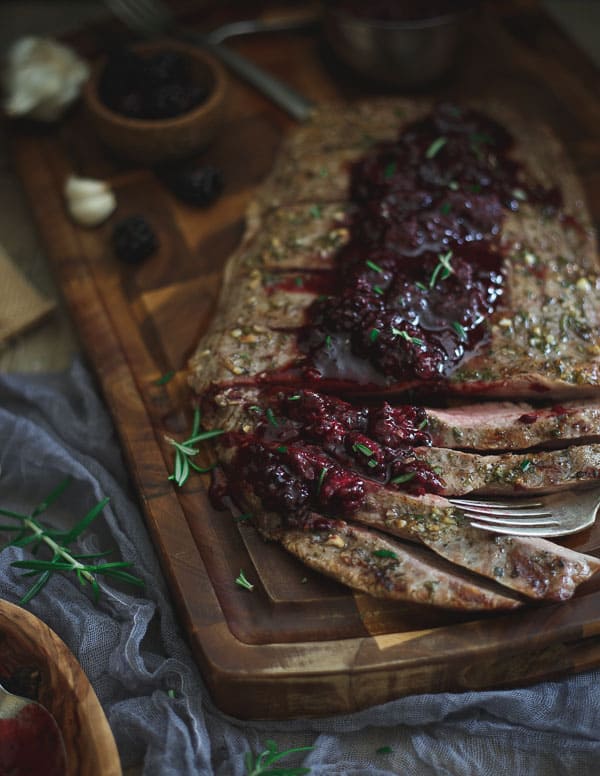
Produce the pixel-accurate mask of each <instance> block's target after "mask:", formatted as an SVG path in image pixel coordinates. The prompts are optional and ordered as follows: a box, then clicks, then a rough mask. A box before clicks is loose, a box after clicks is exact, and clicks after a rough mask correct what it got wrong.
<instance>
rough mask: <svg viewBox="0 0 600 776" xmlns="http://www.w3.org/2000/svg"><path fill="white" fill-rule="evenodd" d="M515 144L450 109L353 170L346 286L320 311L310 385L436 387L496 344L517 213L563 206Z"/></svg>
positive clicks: (308, 346) (313, 321)
mask: <svg viewBox="0 0 600 776" xmlns="http://www.w3.org/2000/svg"><path fill="white" fill-rule="evenodd" d="M511 147H512V139H511V137H510V135H509V134H508V132H506V130H504V129H503V128H502V127H501V126H500V125H498V124H497V123H496V122H494V121H492V120H491V119H489V118H488V117H486V116H484V115H483V114H480V113H478V112H476V111H472V110H463V109H460V108H457V107H456V106H454V105H448V104H442V105H438V106H437V108H436V109H435V111H434V112H433V113H432V114H431V115H430V116H428V117H427V118H425V119H422V120H420V121H418V122H415V123H414V124H412V125H410V126H409V127H407V128H406V129H405V131H404V132H403V133H402V134H401V135H400V137H399V138H398V140H397V141H396V142H386V143H380V144H378V145H376V146H374V147H373V148H372V149H371V151H370V152H369V153H368V154H366V155H365V156H364V157H362V158H361V159H359V160H358V161H357V162H355V163H354V164H353V165H352V168H351V175H350V181H351V182H350V199H351V201H352V203H353V204H354V208H353V209H352V211H351V212H352V215H351V216H350V217H349V223H348V227H349V230H350V240H349V242H348V244H347V245H345V246H344V247H343V248H342V249H340V251H339V252H338V254H337V256H336V266H337V283H338V286H339V290H337V292H336V293H335V294H330V295H323V296H322V297H321V298H320V299H318V300H317V301H316V302H315V303H314V304H313V305H312V306H311V309H310V311H309V322H308V325H307V326H306V328H305V330H304V331H303V332H302V333H301V335H300V338H299V341H300V347H301V348H302V350H303V351H304V352H305V353H307V355H308V360H309V366H308V368H307V370H306V376H307V377H308V378H310V379H311V380H315V379H317V380H318V379H319V378H321V379H323V378H326V379H328V380H331V379H334V380H344V379H347V380H353V381H355V382H359V383H362V384H373V385H386V384H391V383H399V382H407V383H409V382H417V381H418V382H422V381H427V382H429V383H430V384H434V383H435V382H436V381H443V380H445V379H446V378H447V377H448V376H449V375H450V374H451V373H452V372H453V371H454V369H455V368H456V367H457V365H458V364H459V363H460V362H461V361H462V359H463V358H464V357H465V356H466V355H470V354H473V353H474V352H475V351H476V350H477V349H478V347H479V346H480V345H481V344H482V343H483V342H485V341H486V339H487V336H488V328H487V321H488V319H489V317H490V315H491V314H492V313H493V312H494V310H495V308H496V305H497V304H498V302H499V301H500V299H501V297H502V293H503V283H504V275H503V269H502V264H503V255H502V252H501V250H500V246H499V240H498V235H499V233H500V229H501V226H502V222H503V220H504V217H505V214H506V212H507V211H516V210H518V209H519V208H520V207H521V205H522V203H523V202H533V203H536V204H541V205H542V206H543V208H544V209H545V210H546V211H548V212H552V213H554V212H556V210H557V209H558V208H559V207H560V206H561V197H560V193H559V192H558V191H557V190H556V189H552V190H546V189H544V188H542V187H541V186H538V185H535V184H532V183H530V182H528V181H526V180H525V178H524V175H523V171H522V169H521V167H520V165H519V164H518V163H517V162H516V161H514V160H513V159H511V158H510V156H509V152H510V149H511Z"/></svg>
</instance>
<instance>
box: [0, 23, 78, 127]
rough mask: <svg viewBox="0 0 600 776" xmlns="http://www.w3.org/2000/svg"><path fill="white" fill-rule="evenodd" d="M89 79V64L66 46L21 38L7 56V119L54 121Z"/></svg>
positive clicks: (4, 75) (4, 79)
mask: <svg viewBox="0 0 600 776" xmlns="http://www.w3.org/2000/svg"><path fill="white" fill-rule="evenodd" d="M88 76H89V67H88V65H87V64H86V63H85V62H84V61H83V60H82V59H80V58H79V57H78V56H77V54H76V53H75V52H74V51H73V50H72V49H70V48H68V47H67V46H64V45H63V44H61V43H58V42H57V41H55V40H53V39H52V38H38V37H33V36H29V37H25V38H20V39H19V40H17V41H15V42H14V43H13V44H12V46H11V47H10V49H9V50H8V53H7V56H6V66H5V68H4V72H3V82H4V92H5V102H4V110H5V111H6V113H7V115H9V116H24V115H27V116H30V117H31V118H35V119H39V120H42V121H55V120H56V119H58V118H59V117H60V116H61V114H62V113H63V112H64V110H65V109H66V108H67V107H68V106H69V105H70V104H71V103H72V102H73V101H74V100H75V99H76V98H77V97H78V95H79V93H80V91H81V87H82V85H83V83H84V81H85V80H86V79H87V77H88Z"/></svg>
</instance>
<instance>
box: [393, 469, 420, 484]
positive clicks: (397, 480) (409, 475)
mask: <svg viewBox="0 0 600 776" xmlns="http://www.w3.org/2000/svg"><path fill="white" fill-rule="evenodd" d="M416 476H417V474H416V472H406V473H405V474H399V475H398V476H397V477H394V478H393V479H391V480H390V483H391V484H392V485H403V484H404V483H405V482H410V481H411V480H414V478H415V477H416Z"/></svg>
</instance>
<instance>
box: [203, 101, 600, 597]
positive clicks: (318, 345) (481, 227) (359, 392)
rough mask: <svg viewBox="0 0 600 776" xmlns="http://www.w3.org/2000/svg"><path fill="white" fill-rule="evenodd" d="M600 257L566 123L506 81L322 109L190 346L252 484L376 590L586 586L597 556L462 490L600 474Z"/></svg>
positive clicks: (313, 551)
mask: <svg viewBox="0 0 600 776" xmlns="http://www.w3.org/2000/svg"><path fill="white" fill-rule="evenodd" d="M597 272H598V266H597V258H596V253H595V243H594V238H593V234H592V231H591V229H590V226H589V217H588V215H587V212H586V210H585V206H584V205H583V197H582V193H581V190H580V187H579V184H578V182H577V179H576V177H575V175H574V174H573V172H572V170H571V167H570V165H569V163H568V161H567V160H565V158H564V154H563V151H562V149H561V147H560V145H559V143H558V142H557V141H556V139H555V138H554V137H553V136H552V135H551V134H550V133H549V132H548V131H547V130H546V129H545V128H543V127H540V126H536V125H533V124H531V123H530V122H529V121H527V120H524V119H522V118H520V117H518V116H514V115H512V114H510V113H509V112H507V111H506V110H504V109H503V108H499V107H498V106H495V105H489V106H487V108H486V111H485V112H482V111H480V110H479V109H478V108H473V107H469V108H465V107H458V106H454V105H449V104H440V105H437V106H434V107H432V106H431V105H430V104H429V103H427V102H425V101H422V102H421V101H401V100H389V101H379V102H374V103H370V104H365V105H359V106H354V107H353V108H349V109H342V108H340V106H329V107H324V108H322V109H320V111H318V112H317V115H316V116H315V120H314V122H312V123H311V124H309V125H307V126H305V127H302V128H300V129H299V130H298V131H297V132H295V133H293V134H292V135H290V137H289V138H288V139H287V140H286V142H285V143H284V148H283V150H282V154H281V156H280V157H279V159H278V161H277V162H276V164H275V167H274V170H273V172H272V174H271V176H270V177H269V179H268V180H267V181H266V183H265V184H264V186H263V187H262V189H261V190H260V192H259V195H258V197H257V199H256V201H255V203H254V204H253V205H252V206H251V208H250V211H249V213H248V221H247V231H246V235H245V238H244V240H243V242H242V245H241V246H240V248H239V250H238V251H237V252H236V253H235V255H234V256H233V257H232V258H231V260H230V261H229V263H228V266H227V268H226V272H225V278H224V284H223V291H222V294H221V299H220V302H219V307H218V311H217V314H216V316H215V319H214V321H213V323H212V325H211V327H210V329H209V331H208V332H207V334H206V335H205V336H204V337H203V339H202V341H201V342H200V344H199V346H198V349H197V351H196V353H195V355H194V356H193V358H192V361H191V365H190V366H191V375H190V382H191V385H192V386H193V388H194V389H195V390H196V391H197V393H198V394H200V396H201V404H202V407H203V413H204V422H205V424H206V425H207V427H208V428H222V429H223V430H224V431H225V432H226V433H224V434H223V435H222V436H221V437H219V439H218V442H217V446H218V455H219V459H220V462H221V465H222V467H223V469H224V471H225V472H226V474H227V475H228V478H229V482H230V490H231V495H232V497H233V498H234V499H235V500H237V501H238V502H239V503H240V504H241V505H242V506H243V508H244V509H249V510H250V511H252V512H253V514H254V520H255V524H256V525H257V527H258V529H259V530H260V531H261V532H262V533H263V534H264V535H265V536H267V537H269V538H272V539H275V540H277V541H278V542H280V543H281V544H282V545H283V546H284V547H286V548H287V549H288V550H289V551H291V552H293V553H294V554H296V555H298V556H299V557H301V558H302V559H303V560H304V561H305V562H307V563H308V564H309V565H312V566H313V567H315V568H319V569H320V570H322V571H324V572H325V573H329V574H330V575H332V576H334V577H335V578H337V579H339V580H341V581H343V582H345V583H346V584H349V585H350V586H353V587H356V588H358V589H361V590H367V591H368V592H371V593H372V594H373V595H384V596H391V597H397V598H398V599H401V600H413V601H422V602H427V603H433V604H436V605H441V606H445V607H451V608H461V607H462V608H466V609H469V608H482V609H486V608H502V607H512V606H515V605H518V603H519V601H520V600H521V599H520V598H519V596H520V595H522V596H526V597H527V598H528V599H536V600H539V599H549V600H565V599H567V598H569V597H570V596H571V595H572V594H573V592H574V591H575V589H576V588H577V586H578V585H579V584H580V583H581V582H583V581H585V580H586V579H588V578H589V577H590V576H591V575H592V574H593V573H595V572H596V571H597V570H598V568H599V567H600V563H599V562H598V561H597V560H596V559H595V558H593V557H591V556H589V555H585V554H582V553H577V552H574V551H573V550H569V549H566V548H564V547H561V546H560V545H558V544H554V543H551V542H548V541H545V540H541V539H540V540H533V539H525V538H522V537H500V536H494V535H493V534H490V533H488V532H484V531H481V530H479V529H475V528H472V527H470V526H469V525H468V523H467V522H466V521H465V519H464V518H463V517H462V514H461V513H460V511H459V510H457V509H455V508H454V507H452V505H451V504H450V503H449V502H448V501H447V500H446V496H449V495H458V494H460V495H464V494H469V493H471V492H487V493H496V492H503V493H506V492H508V494H509V495H510V494H511V493H512V492H515V493H516V492H518V491H519V490H523V489H530V490H535V491H541V490H546V491H554V490H557V489H560V488H564V487H572V486H573V485H574V484H577V485H582V484H590V483H593V482H595V481H596V480H597V479H598V473H599V471H600V456H599V450H600V446H599V445H598V443H599V441H600V433H599V431H600V413H599V412H598V406H597V405H598V399H597V398H596V399H594V398H593V397H594V395H598V393H599V391H600V343H599V341H598V331H599V324H600V277H599V276H598V275H597ZM341 397H344V398H341ZM458 397H463V400H464V397H466V398H467V399H468V401H469V404H465V405H462V406H448V402H449V401H450V402H451V404H453V405H455V404H456V400H457V398H458ZM491 397H495V398H505V399H507V400H508V399H510V400H511V401H505V402H503V403H499V402H497V401H496V402H494V403H491V402H490V403H486V402H483V401H481V399H488V398H491ZM588 397H591V398H589V402H587V403H586V399H588ZM569 398H570V399H571V401H570V402H566V401H565V400H566V399H569ZM477 399H479V401H476V400H477ZM523 399H528V400H529V401H528V403H524V402H523ZM348 400H349V401H348ZM559 401H560V402H562V403H561V404H558V403H557V402H559ZM361 524H362V525H363V527H360V526H361ZM365 525H366V526H369V528H368V529H367V528H365V527H364V526H365ZM391 535H393V537H394V538H390V536H391ZM389 543H391V544H389ZM417 543H418V545H420V546H418V545H417ZM378 548H379V549H381V550H382V552H378ZM442 559H443V560H442ZM461 567H462V568H461ZM485 578H487V580H486V579H485ZM488 580H492V582H489V581H488ZM490 584H491V587H490ZM502 590H504V592H503V593H501V592H500V591H502ZM426 591H429V593H428V594H426Z"/></svg>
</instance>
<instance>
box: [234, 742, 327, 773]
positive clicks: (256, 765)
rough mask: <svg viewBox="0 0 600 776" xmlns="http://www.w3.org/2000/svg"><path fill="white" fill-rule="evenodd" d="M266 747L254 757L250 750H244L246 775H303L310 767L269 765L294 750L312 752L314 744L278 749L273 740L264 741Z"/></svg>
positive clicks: (308, 771)
mask: <svg viewBox="0 0 600 776" xmlns="http://www.w3.org/2000/svg"><path fill="white" fill-rule="evenodd" d="M265 745H266V747H267V748H266V749H265V750H264V752H261V753H260V754H259V755H257V757H256V758H254V756H253V754H252V752H246V756H245V758H244V764H245V765H246V776H305V774H307V773H310V768H304V767H299V768H279V767H277V768H271V765H273V764H274V763H276V762H277V761H278V760H281V759H282V758H283V757H288V756H289V755H291V754H295V753H296V752H312V750H313V749H314V746H296V747H293V748H292V749H285V750H284V751H283V752H280V751H279V750H278V747H277V744H276V743H275V741H270V740H269V741H265Z"/></svg>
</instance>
